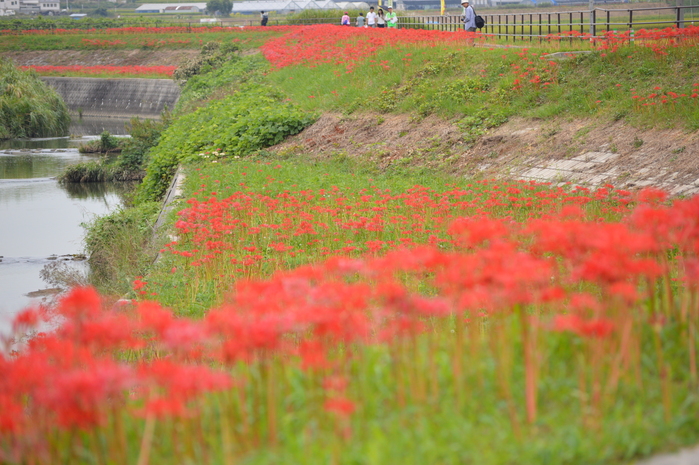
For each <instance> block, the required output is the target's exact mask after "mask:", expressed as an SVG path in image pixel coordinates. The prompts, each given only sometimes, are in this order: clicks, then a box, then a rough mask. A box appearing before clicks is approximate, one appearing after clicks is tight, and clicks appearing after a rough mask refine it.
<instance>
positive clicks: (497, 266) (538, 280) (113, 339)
mask: <svg viewBox="0 0 699 465" xmlns="http://www.w3.org/2000/svg"><path fill="white" fill-rule="evenodd" d="M510 189H512V188H510ZM459 194H460V193H459V192H456V191H454V192H450V193H448V194H446V197H443V200H442V201H437V202H435V201H434V200H430V199H429V193H428V192H426V191H425V190H424V189H416V190H415V191H414V192H413V193H412V194H410V195H407V196H403V197H402V198H401V199H400V201H401V202H404V203H406V204H410V205H411V206H412V208H413V210H414V211H415V212H416V213H415V216H413V218H412V219H411V220H408V222H410V221H414V222H416V224H413V225H412V226H410V227H411V228H414V227H416V226H417V222H419V220H418V219H417V217H422V216H423V215H424V214H425V212H427V211H430V210H439V209H445V208H447V206H446V205H444V199H446V198H450V197H455V198H458V197H459ZM542 194H544V195H548V194H546V192H545V191H544V192H542ZM604 194H605V195H609V194H610V193H609V192H607V193H604ZM301 195H304V196H305V198H306V199H308V198H310V197H311V196H315V195H316V194H312V193H308V192H306V193H301V194H296V195H295V196H287V198H286V199H283V198H282V199H279V201H276V202H275V201H273V200H272V199H270V200H269V202H270V203H269V204H268V205H267V208H268V209H270V210H271V209H274V210H275V211H281V210H284V209H290V208H291V205H290V204H296V205H299V204H300V203H302V202H303V200H302V197H301ZM318 195H320V194H318ZM367 196H368V197H371V198H372V202H371V203H373V204H375V205H377V206H378V210H379V211H380V210H381V209H382V208H384V207H382V205H385V201H387V200H389V199H382V198H381V197H379V196H375V195H367ZM387 197H389V196H387ZM664 198H665V194H664V193H662V192H659V191H654V190H647V191H644V192H642V193H641V195H640V196H639V197H638V198H637V199H636V200H637V201H639V202H640V205H639V206H638V207H637V208H635V209H634V210H633V211H632V213H631V214H630V216H628V218H627V219H626V220H625V221H624V222H621V223H600V222H597V221H587V220H585V219H584V214H583V212H582V210H581V209H580V207H578V206H576V205H572V204H571V205H568V206H567V207H564V208H563V209H562V210H561V211H560V213H559V214H558V215H554V216H551V215H544V216H542V217H541V218H539V219H532V220H530V221H525V222H522V223H520V222H515V221H513V220H512V219H490V218H486V217H483V216H470V217H457V218H453V220H452V221H450V224H449V226H448V228H447V230H448V234H449V235H450V239H449V241H450V242H451V243H452V244H453V245H454V250H452V251H448V250H441V249H442V248H441V247H439V246H417V245H414V244H412V245H411V247H409V248H405V247H402V248H400V249H399V250H395V251H391V252H388V253H386V254H384V255H380V256H375V257H364V258H360V259H350V258H343V257H340V256H338V257H334V258H331V259H329V260H327V261H325V262H322V263H319V264H315V265H309V266H302V267H299V268H296V269H294V270H291V271H284V272H278V273H276V274H275V275H273V276H272V277H271V278H270V279H267V280H240V281H238V282H237V283H236V284H235V292H234V294H233V295H232V297H231V298H230V300H229V301H228V302H227V303H226V304H224V305H223V306H221V307H219V308H215V309H212V310H210V311H209V312H208V313H207V315H206V317H205V318H204V319H203V320H189V319H186V318H176V317H175V316H174V315H173V314H172V312H171V311H169V310H166V309H164V308H162V307H161V306H160V305H158V304H157V303H154V302H141V303H138V304H136V305H135V306H133V308H128V307H129V306H130V305H131V304H126V306H124V307H122V306H117V307H114V308H111V309H108V308H103V306H102V302H101V300H100V298H99V296H98V295H97V294H96V293H95V292H94V291H92V290H90V289H75V290H73V291H72V292H71V293H70V294H69V295H68V296H67V297H65V298H64V299H63V300H62V301H61V303H60V305H59V306H58V310H57V311H58V313H59V314H60V316H61V317H62V322H61V324H60V325H59V326H58V328H56V329H55V330H54V331H52V332H50V333H46V334H42V335H40V336H39V337H35V338H33V339H31V340H30V341H29V343H28V345H27V347H26V348H25V349H24V350H22V351H20V352H19V353H15V354H14V355H13V356H11V357H7V356H0V367H1V368H2V372H3V377H2V379H0V405H2V406H3V408H2V409H0V429H1V430H3V431H5V432H7V431H11V432H14V433H22V432H27V431H30V430H32V428H38V427H46V426H47V425H52V424H56V425H60V426H62V427H66V428H69V427H73V426H80V427H88V426H94V425H97V424H100V422H101V421H103V420H104V416H105V414H106V413H107V412H108V411H109V409H110V408H111V407H113V406H114V405H120V404H121V403H123V402H124V401H126V397H125V396H126V395H127V393H128V394H129V395H130V397H132V398H134V397H143V398H144V399H146V401H147V402H146V406H145V410H144V412H143V414H144V415H165V414H168V415H184V414H185V412H186V411H187V405H188V401H190V400H191V399H192V398H194V397H195V396H197V395H199V394H201V393H202V392H209V391H216V390H221V389H225V388H229V387H231V386H232V385H233V380H232V379H231V378H230V376H229V375H228V374H226V373H225V372H221V371H219V370H217V369H214V368H211V367H212V366H227V367H234V366H236V365H237V364H239V363H257V362H259V361H260V360H263V359H266V358H269V357H280V356H281V357H282V359H285V360H288V361H291V360H294V359H296V360H298V362H299V364H300V366H301V367H302V368H303V369H304V370H320V369H322V370H329V371H330V372H332V371H333V370H339V373H340V374H341V373H342V369H341V366H342V364H341V363H339V362H340V360H341V353H342V351H339V352H338V351H337V350H336V349H337V348H338V347H340V346H343V347H348V346H349V345H356V344H359V345H363V344H376V343H389V344H390V343H392V342H393V341H397V340H400V339H401V338H403V337H405V336H406V335H411V337H414V336H415V335H417V334H420V333H422V332H423V331H425V330H426V329H427V325H426V324H425V323H426V320H425V319H426V318H429V319H443V318H445V319H449V318H451V316H452V315H454V314H457V315H466V316H468V315H470V318H476V317H477V316H480V317H484V316H490V317H491V318H493V317H495V315H505V314H509V313H511V312H513V311H514V309H517V308H521V307H525V306H536V308H538V309H540V310H542V309H543V313H541V315H542V318H543V320H542V321H543V324H544V326H545V325H546V324H547V323H546V322H545V321H546V318H547V315H548V316H550V317H552V319H551V322H550V324H549V326H548V327H549V328H550V329H552V330H559V331H571V332H573V333H575V334H578V335H580V336H583V337H592V338H612V340H613V341H614V342H613V344H612V346H613V347H617V349H619V350H624V349H623V347H620V346H618V344H622V343H623V340H624V338H627V337H628V334H625V335H624V336H623V338H622V337H621V336H619V337H617V336H618V335H617V333H616V330H617V329H619V328H623V327H625V326H626V325H627V323H628V321H629V319H630V318H633V315H636V313H634V312H630V311H626V310H625V309H628V308H630V307H632V306H633V305H635V304H636V302H637V301H639V299H641V298H642V295H641V294H640V293H639V292H638V289H639V286H640V285H641V283H646V282H650V283H653V282H656V281H658V280H662V279H663V276H667V275H669V274H670V273H679V274H680V275H681V276H682V277H683V279H684V280H685V285H686V286H687V288H691V289H696V287H697V285H699V259H697V256H698V255H699V197H696V198H694V199H691V200H684V201H676V202H675V203H674V204H673V205H672V206H670V207H668V206H665V205H661V204H659V202H660V201H662V200H664ZM284 200H286V203H285V202H284ZM342 200H343V199H342V197H340V196H338V195H335V196H333V198H331V199H329V200H328V201H327V203H328V204H335V205H336V206H335V207H331V206H330V205H329V206H328V207H318V210H324V211H325V213H326V214H329V215H331V217H332V215H333V213H334V214H336V215H337V218H338V222H340V223H341V226H342V227H349V228H360V227H368V226H370V223H371V222H370V221H369V220H367V222H366V223H365V224H363V225H358V224H355V223H356V222H353V221H347V220H343V216H344V214H343V210H344V206H345V202H344V201H342ZM492 201H494V202H496V203H497V202H500V200H498V199H492ZM244 202H245V200H244V199H241V198H240V197H231V198H229V199H228V200H227V201H226V203H225V205H218V201H217V200H215V199H211V200H210V201H207V202H206V203H207V205H206V208H207V209H208V210H209V211H211V210H212V209H216V211H218V216H220V217H221V218H222V219H221V221H220V224H218V225H216V226H217V227H218V233H217V234H225V232H226V231H230V230H231V229H233V228H236V227H243V225H242V223H241V222H235V221H232V218H231V214H234V213H235V212H238V213H244V211H247V207H249V205H245V203H244ZM323 203H326V202H323ZM459 203H460V202H459ZM217 205H218V206H217ZM199 207H201V205H197V207H196V208H197V209H198V210H199V211H200V208H199ZM243 207H245V208H243ZM189 216H190V217H191V214H190V215H189ZM197 217H198V220H197V224H193V223H189V225H188V226H187V227H186V228H185V226H184V225H182V224H180V225H179V229H180V230H181V231H183V232H184V231H185V229H188V230H190V232H189V234H191V235H194V236H195V237H196V236H197V235H201V234H204V231H205V230H207V229H208V228H210V227H212V226H213V225H215V223H214V222H213V221H205V220H204V219H203V218H202V215H201V214H198V215H197ZM406 220H407V219H406ZM403 221H404V220H401V222H403ZM284 223H285V221H284V222H282V225H278V228H284V226H283V225H284ZM301 223H303V224H300V225H298V226H295V227H291V228H284V230H286V231H288V233H289V234H301V235H307V234H311V230H312V229H313V228H314V227H317V228H319V229H320V228H321V227H322V226H320V225H319V223H318V222H313V224H310V223H309V222H308V220H302V221H301ZM304 224H305V226H304ZM373 224H374V225H379V226H380V222H376V221H374V222H373ZM406 226H407V225H406ZM265 227H266V228H267V229H270V230H275V229H277V227H275V226H274V225H265ZM301 227H305V229H304V231H300V228H301ZM258 229H259V228H258ZM369 229H371V228H369ZM294 231H295V232H294ZM208 235H209V237H210V238H211V239H213V238H214V236H215V235H214V234H213V233H209V234H208ZM209 243H210V242H209ZM406 244H407V245H410V244H409V243H406ZM670 251H672V252H673V254H676V255H678V256H681V257H682V258H681V260H678V261H676V262H674V263H669V262H668V260H667V257H668V255H667V254H668V252H670ZM671 269H672V271H671ZM409 276H412V277H414V278H418V279H420V281H421V286H420V287H421V288H422V289H423V291H424V290H426V289H430V291H429V292H428V294H429V295H430V296H429V297H428V296H426V295H423V294H421V292H419V291H418V290H416V289H414V288H412V287H411V285H410V284H409V283H410V281H411V279H410V278H408V277H409ZM145 284H146V283H145V282H143V281H140V280H139V283H138V285H139V287H142V286H144V285H145ZM654 287H655V286H651V287H650V288H651V289H653V288H654ZM583 289H584V290H583ZM664 315H665V318H667V317H668V316H669V315H668V314H667V313H665V314H664ZM42 317H43V314H42V313H41V312H39V311H37V310H27V311H25V312H23V313H21V314H20V315H19V316H18V317H17V319H16V321H15V330H16V331H17V334H22V332H23V331H26V330H27V328H33V327H35V326H36V325H37V324H38V323H40V321H41V320H42ZM650 317H651V318H654V317H655V315H650ZM642 318H645V317H642ZM653 324H656V322H653ZM430 327H431V328H432V331H433V330H434V322H433V323H432V324H431V326H430ZM290 336H293V337H290ZM443 337H447V335H446V334H445V335H443ZM292 341H293V342H292ZM614 344H616V345H614ZM145 349H149V350H155V351H157V352H158V353H160V354H164V353H167V354H169V355H168V358H166V359H153V360H141V361H139V362H138V363H137V364H135V365H134V364H128V363H119V362H117V361H115V359H114V357H113V352H114V351H115V350H140V351H143V350H145ZM146 352H148V351H146ZM212 363H213V365H212ZM343 383H344V382H343ZM343 383H339V384H341V385H342V386H344V384H343ZM326 384H327V389H328V391H329V393H328V397H327V398H326V400H325V402H326V408H327V409H328V410H329V411H335V412H342V413H343V414H349V413H351V411H352V404H351V403H349V400H348V399H346V398H345V397H343V396H336V393H337V391H342V390H343V389H342V386H339V385H338V382H337V378H333V377H331V378H328V379H326ZM28 400H31V407H32V408H31V409H27V408H26V405H27V404H26V402H27V401H28ZM39 419H40V420H41V421H39Z"/></svg>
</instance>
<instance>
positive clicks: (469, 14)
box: [461, 0, 476, 32]
mask: <svg viewBox="0 0 699 465" xmlns="http://www.w3.org/2000/svg"><path fill="white" fill-rule="evenodd" d="M461 6H463V7H464V8H465V9H464V29H466V30H467V31H468V32H476V12H475V11H473V7H472V6H471V5H469V3H468V0H464V1H463V2H461Z"/></svg>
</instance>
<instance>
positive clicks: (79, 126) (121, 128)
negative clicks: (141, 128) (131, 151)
mask: <svg viewBox="0 0 699 465" xmlns="http://www.w3.org/2000/svg"><path fill="white" fill-rule="evenodd" d="M130 121H131V119H130V118H88V117H85V118H76V117H73V120H72V121H71V123H70V133H71V135H74V136H88V135H94V134H102V133H103V132H104V131H108V132H109V133H110V134H112V135H115V136H125V135H127V134H128V133H129V131H128V128H127V127H126V126H127V123H129V122H130Z"/></svg>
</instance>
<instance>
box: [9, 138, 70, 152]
mask: <svg viewBox="0 0 699 465" xmlns="http://www.w3.org/2000/svg"><path fill="white" fill-rule="evenodd" d="M70 146H71V140H70V137H50V138H45V139H9V140H0V150H7V149H25V150H26V149H65V148H68V147H70Z"/></svg>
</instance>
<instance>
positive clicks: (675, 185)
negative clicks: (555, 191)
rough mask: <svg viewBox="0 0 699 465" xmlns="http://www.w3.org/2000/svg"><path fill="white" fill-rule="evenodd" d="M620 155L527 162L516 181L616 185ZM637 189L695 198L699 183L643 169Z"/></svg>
mask: <svg viewBox="0 0 699 465" xmlns="http://www.w3.org/2000/svg"><path fill="white" fill-rule="evenodd" d="M618 157H619V154H618V153H612V152H585V153H583V154H582V155H578V156H576V157H574V158H567V159H565V160H541V159H537V158H530V159H527V160H525V161H524V162H523V163H522V165H521V166H520V167H518V169H517V172H514V173H512V174H513V175H514V177H516V178H519V179H525V180H534V181H540V182H551V183H553V184H561V185H563V184H565V183H568V182H570V183H574V184H580V185H584V186H591V187H599V186H602V185H604V184H605V183H614V184H617V183H616V182H614V181H615V180H618V178H619V176H620V175H621V174H622V173H621V172H620V169H619V167H618V166H616V165H615V163H614V162H615V161H616V159H617V158H618ZM632 177H633V184H634V187H636V188H638V187H645V186H654V187H658V188H661V189H665V190H666V191H668V192H669V193H670V194H672V195H693V194H697V193H699V179H696V180H695V181H694V182H693V183H691V184H688V183H686V182H681V181H680V182H677V180H675V179H674V178H675V177H674V176H673V175H672V173H668V172H667V171H663V170H659V171H655V172H654V171H652V170H651V169H650V168H641V169H639V170H638V171H636V172H635V173H633V175H632Z"/></svg>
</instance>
